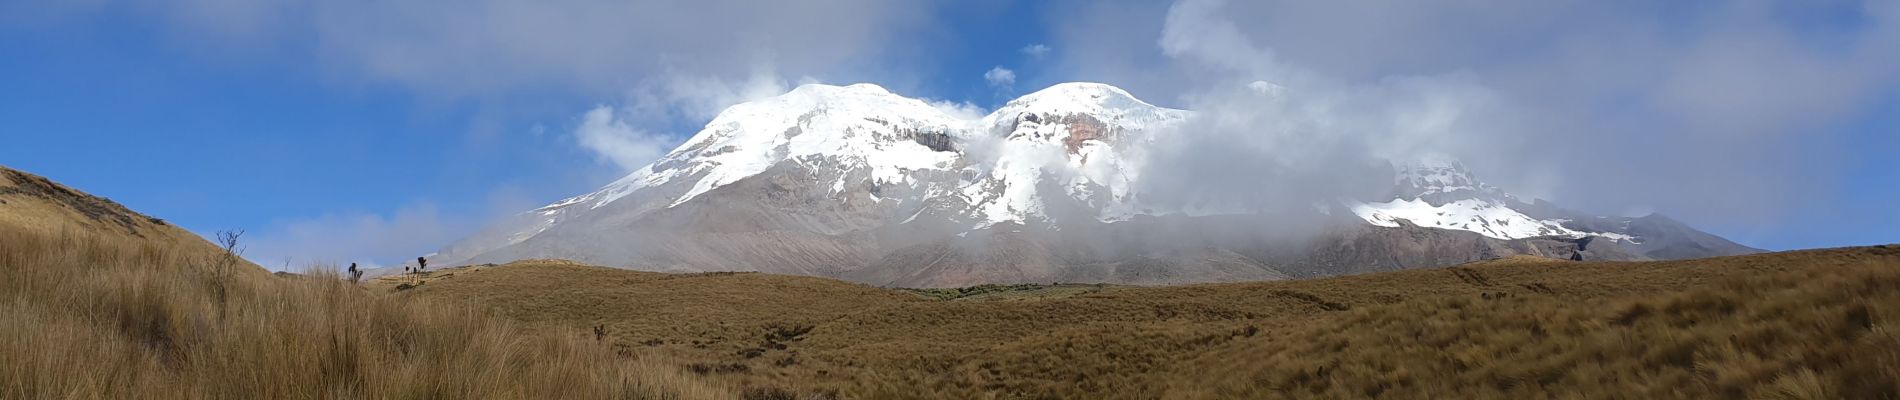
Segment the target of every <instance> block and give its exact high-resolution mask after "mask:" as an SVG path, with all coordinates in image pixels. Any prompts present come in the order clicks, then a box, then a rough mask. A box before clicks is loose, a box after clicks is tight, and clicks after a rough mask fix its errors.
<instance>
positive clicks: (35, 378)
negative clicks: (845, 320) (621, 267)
mask: <svg viewBox="0 0 1900 400" xmlns="http://www.w3.org/2000/svg"><path fill="white" fill-rule="evenodd" d="M16 201H17V200H16ZM204 248H208V246H198V247H194V248H191V249H180V248H178V246H173V245H169V244H166V243H164V242H158V241H141V240H129V239H128V238H126V237H122V236H105V235H100V234H97V233H93V232H87V231H64V232H54V233H48V232H47V231H46V230H44V229H11V228H9V227H8V226H7V225H4V224H0V398H7V399H52V398H100V399H104V398H112V399H124V398H139V399H163V398H179V399H197V398H231V399H266V398H268V399H293V398H400V399H420V398H483V399H487V398H537V399H541V398H560V399H570V398H571V399H607V398H615V399H623V398H625V399H649V398H651V399H665V398H683V399H697V398H729V397H732V394H731V393H729V392H726V391H724V390H723V389H721V388H718V387H714V386H711V385H708V384H706V383H704V382H703V379H700V378H698V377H694V376H691V375H689V374H688V373H687V372H684V371H682V370H680V369H679V368H677V367H675V366H672V365H668V364H666V363H662V362H659V361H657V360H654V359H653V358H651V357H642V358H635V357H626V356H619V355H616V354H615V353H614V352H613V351H612V349H611V348H610V347H609V346H607V345H605V344H600V343H596V342H595V341H594V339H593V338H592V337H591V336H589V335H587V334H585V333H582V332H579V331H574V330H563V329H539V328H537V329H533V330H529V329H524V328H522V327H520V326H519V325H517V324H516V323H512V322H508V321H503V320H499V319H495V318H490V317H489V316H488V315H487V314H486V312H485V311H484V310H480V309H477V308H472V307H467V306H462V305H457V304H445V303H441V302H437V301H432V300H429V299H420V298H402V297H396V296H390V295H386V294H382V293H377V292H372V291H370V290H367V289H364V288H362V287H360V286H356V285H352V284H349V283H347V282H344V281H341V280H339V279H337V277H336V276H334V275H333V274H329V273H323V272H318V273H314V274H310V275H304V276H290V277H279V276H272V275H270V274H267V273H263V271H262V270H258V269H256V268H255V267H254V266H250V265H249V264H242V265H233V264H232V263H234V260H232V259H230V258H226V257H225V256H224V255H222V254H218V253H214V252H206V251H202V250H203V249H204Z"/></svg>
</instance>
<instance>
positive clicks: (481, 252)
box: [438, 82, 1757, 286]
mask: <svg viewBox="0 0 1900 400" xmlns="http://www.w3.org/2000/svg"><path fill="white" fill-rule="evenodd" d="M1194 115H1195V114H1194V113H1193V112H1192V111H1186V110H1176V109H1168V108H1163V107H1157V106H1154V105H1152V104H1150V103H1147V102H1145V101H1141V100H1140V99H1138V98H1136V97H1134V96H1133V95H1131V94H1129V93H1127V92H1126V91H1124V90H1121V89H1119V88H1116V87H1114V86H1110V85H1106V84H1100V83H1086V82H1078V83H1064V84H1057V85H1053V86H1051V87H1049V88H1046V89H1043V90H1039V91H1036V92H1033V93H1030V94H1027V95H1024V96H1022V97H1019V98H1017V99H1015V100H1011V101H1009V102H1007V103H1005V104H1004V105H1003V106H1001V107H998V108H997V109H996V110H994V111H992V112H990V113H988V114H987V115H984V116H982V117H980V118H976V119H970V118H968V117H959V116H955V115H952V114H951V113H949V112H946V111H945V110H943V109H941V108H938V107H936V106H933V105H932V104H930V103H929V102H926V101H923V100H919V99H911V98H906V97H903V96H900V95H897V94H895V93H891V92H890V91H888V90H885V89H883V88H882V87H880V86H876V85H870V84H857V85H849V86H832V85H822V84H808V85H801V86H799V87H797V88H795V89H793V90H791V91H790V92H788V93H786V94H784V95H781V96H778V97H773V98H768V99H763V100H758V101H753V102H748V103H742V104H738V105H734V106H732V107H730V108H728V109H727V110H726V111H725V112H722V113H720V115H719V116H717V117H715V118H713V120H712V121H710V122H709V123H707V125H706V127H705V128H704V129H702V130H701V131H700V132H699V133H697V134H695V135H694V136H693V137H692V138H690V139H688V140H687V141H685V142H684V143H682V144H681V145H680V146H679V147H678V148H676V149H674V150H673V151H671V152H669V153H667V154H666V155H665V156H663V157H661V158H660V159H658V160H656V161H654V162H653V163H652V164H650V165H648V166H646V167H643V168H640V169H638V170H635V171H633V172H632V173H630V174H628V175H627V176H626V177H624V178H622V179H620V180H617V181H615V182H614V183H611V184H609V185H607V186H604V187H603V188H601V189H600V190H597V191H594V192H591V193H587V194H583V195H580V196H575V197H572V198H568V199H565V200H562V201H559V202H555V203H552V204H550V205H548V206H544V207H541V208H538V209H535V210H532V211H529V212H527V213H523V214H519V215H516V216H513V217H510V218H508V219H507V220H504V221H502V222H501V223H498V224H496V225H494V226H491V227H490V228H488V229H486V230H484V231H483V232H481V233H478V234H476V235H473V236H471V237H469V238H467V239H464V240H462V241H458V242H456V243H454V244H451V245H449V246H446V247H444V249H443V251H441V252H440V253H439V255H438V258H439V260H438V261H439V262H445V263H447V264H461V263H472V262H506V261H512V260H513V259H522V258H572V259H577V260H582V261H585V262H590V263H596V264H602V265H611V266H619V267H628V268H634V269H642V270H653V271H722V270H756V271H766V272H775V273H786V274H794V275H815V276H825V277H833V278H840V279H846V280H854V281H859V282H864V283H871V284H879V285H911V286H941V285H958V284H981V283H1016V282H1036V281H1047V280H1052V279H1072V280H1075V281H1078V282H1107V283H1150V284H1173V283H1192V282H1203V281H1230V280H1259V279H1284V278H1287V277H1302V276H1327V275H1333V274H1338V273H1347V272H1348V271H1347V270H1354V268H1357V267H1346V266H1338V265H1335V266H1333V267H1328V268H1330V269H1328V268H1315V267H1314V266H1315V265H1334V264H1337V263H1341V262H1348V260H1352V261H1350V262H1370V263H1372V264H1373V265H1374V266H1376V267H1378V268H1383V269H1398V268H1411V267H1417V266H1430V265H1442V264H1443V263H1455V262H1465V261H1472V260H1476V259H1482V257H1495V256H1503V255H1512V254H1534V255H1546V256H1553V257H1559V258H1578V257H1584V258H1597V259H1619V260H1620V259H1652V258H1658V257H1668V258H1684V257H1697V256H1708V255H1725V254H1743V253H1748V252H1754V251H1757V250H1754V249H1751V248H1747V247H1746V246H1741V245H1737V244H1734V243H1732V242H1728V241H1726V240H1723V239H1720V238H1719V237H1715V236H1713V235H1708V234H1706V233H1702V232H1700V231H1694V230H1693V229H1692V228H1687V227H1686V226H1680V224H1679V223H1676V224H1673V225H1672V224H1670V223H1669V222H1673V221H1668V220H1666V219H1649V220H1645V219H1634V218H1621V219H1615V218H1611V219H1604V218H1600V217H1591V216H1586V215H1584V214H1582V213H1576V212H1572V211H1568V210H1564V209H1562V208H1559V207H1556V206H1554V205H1548V204H1547V203H1544V202H1541V201H1532V202H1526V201H1522V200H1519V199H1517V198H1516V197H1514V196H1511V195H1510V194H1508V193H1506V192H1504V191H1502V190H1501V189H1498V188H1495V187H1491V186H1489V185H1486V184H1484V183H1482V182H1481V181H1479V180H1477V179H1476V178H1475V177H1474V176H1472V175H1471V174H1470V173H1469V171H1466V170H1465V169H1464V167H1463V166H1462V164H1460V163H1458V162H1457V161H1456V160H1455V159H1450V158H1446V157H1438V156H1429V155H1422V156H1420V158H1419V159H1418V160H1395V161H1393V162H1391V166H1392V171H1391V172H1392V173H1393V177H1394V178H1393V182H1394V183H1393V187H1394V189H1393V191H1392V193H1393V194H1392V195H1391V197H1386V198H1382V199H1341V200H1339V201H1337V202H1336V203H1335V204H1315V207H1314V208H1315V210H1317V213H1311V212H1285V211H1248V212H1239V213H1235V212H1210V211H1206V210H1195V209H1191V208H1181V207H1179V206H1175V207H1164V206H1159V205H1157V204H1153V203H1150V202H1145V201H1144V200H1143V193H1142V192H1141V189H1140V188H1139V183H1141V182H1142V180H1141V171H1142V170H1143V163H1144V162H1147V160H1146V156H1147V154H1146V153H1145V149H1146V148H1147V147H1149V146H1150V145H1152V144H1153V143H1155V141H1157V140H1164V139H1166V138H1169V137H1170V136H1171V135H1187V134H1192V133H1193V132H1189V131H1183V128H1182V127H1181V125H1183V124H1184V122H1186V121H1188V120H1189V119H1191V118H1193V117H1194ZM1539 204H1543V205H1542V206H1539ZM1335 209H1340V210H1350V211H1351V212H1346V213H1335V212H1333V211H1332V210H1335ZM1532 214H1535V215H1532ZM1248 215H1251V217H1249V216H1248ZM1210 216H1212V217H1214V218H1208V217H1210ZM1138 218H1139V219H1143V220H1151V221H1153V220H1172V221H1170V222H1161V223H1158V226H1176V229H1181V230H1183V231H1184V232H1183V234H1182V235H1181V236H1183V237H1191V238H1193V239H1191V240H1176V239H1177V238H1144V236H1146V235H1148V233H1144V232H1141V231H1140V230H1138V229H1137V230H1135V231H1132V232H1124V231H1126V230H1128V228H1129V227H1132V226H1141V225H1144V224H1143V223H1133V224H1128V223H1129V222H1131V221H1134V220H1136V219H1138ZM1221 218H1228V219H1245V220H1248V221H1254V222H1257V223H1259V224H1260V226H1263V227H1272V226H1303V227H1311V228H1312V229H1310V230H1309V231H1306V232H1264V233H1263V232H1247V230H1248V229H1246V228H1245V227H1233V226H1224V225H1223V224H1222V223H1220V222H1218V221H1216V220H1218V219H1221ZM1116 224H1122V225H1121V226H1116ZM1179 224H1188V225H1195V224H1201V225H1205V226H1199V227H1197V228H1188V227H1185V226H1177V225H1179ZM1632 224H1635V225H1632ZM1261 229H1265V230H1269V231H1272V230H1280V229H1285V228H1261ZM1386 229H1390V230H1398V231H1404V232H1411V233H1407V234H1404V235H1390V234H1385V233H1381V232H1377V231H1379V230H1386ZM1632 229H1635V230H1642V231H1644V232H1649V233H1650V234H1652V235H1655V234H1660V235H1662V236H1664V237H1666V238H1674V239H1679V240H1677V241H1679V242H1681V243H1674V242H1672V243H1658V244H1651V243H1646V242H1642V241H1641V240H1642V239H1641V238H1639V237H1638V236H1636V235H1633V234H1632V233H1631V232H1632ZM1684 229H1687V230H1684ZM1361 230H1371V231H1372V232H1356V231H1361ZM1428 230H1443V231H1450V232H1463V233H1472V234H1476V235H1477V236H1478V237H1476V238H1472V237H1464V236H1463V235H1462V234H1460V233H1450V232H1427V231H1428ZM1196 231H1201V232H1212V231H1219V232H1226V233H1228V234H1232V235H1234V237H1240V238H1248V239H1246V240H1232V239H1231V238H1228V237H1216V236H1213V235H1205V234H1200V233H1199V232H1196ZM1319 238H1325V239H1324V240H1322V239H1319ZM1434 238H1436V239H1434ZM1328 240H1330V241H1331V242H1325V241H1328ZM1353 240H1379V241H1387V242H1393V243H1383V244H1377V245H1371V244H1358V245H1361V246H1370V247H1376V248H1387V249H1400V250H1398V251H1397V252H1396V253H1391V254H1389V255H1390V256H1391V257H1389V258H1388V259H1385V260H1376V261H1368V260H1363V258H1364V257H1359V256H1355V255H1351V254H1346V253H1344V252H1338V251H1329V250H1325V249H1328V248H1335V247H1338V246H1344V245H1349V244H1350V243H1348V242H1351V241H1353ZM1434 241H1448V242H1444V243H1440V245H1446V244H1455V247H1456V248H1458V249H1460V250H1458V251H1456V252H1449V253H1448V252H1445V250H1444V249H1442V248H1434V247H1431V246H1424V247H1421V246H1420V244H1421V243H1436V242H1434ZM1322 242H1325V243H1322ZM1401 242H1404V243H1401ZM1605 243H1607V245H1605ZM1619 243H1621V244H1626V245H1628V246H1619V245H1617V244H1619ZM1593 244H1594V245H1593ZM1586 247H1590V248H1586ZM1624 247H1631V248H1634V251H1632V250H1631V249H1625V248H1624ZM1127 248H1136V249H1145V250H1142V251H1137V252H1132V253H1131V252H1129V251H1125V250H1124V249H1127ZM1563 248H1568V249H1569V250H1562V249H1563ZM1321 253H1330V254H1332V255H1331V256H1327V257H1320V258H1324V259H1316V258H1315V257H1314V256H1313V255H1314V254H1321ZM1372 253H1380V252H1378V251H1372ZM1441 253H1442V254H1441ZM1459 255H1463V256H1459ZM946 263H947V264H946ZM1375 270H1380V269H1375ZM929 271H938V272H929ZM1289 271H1297V272H1289Z"/></svg>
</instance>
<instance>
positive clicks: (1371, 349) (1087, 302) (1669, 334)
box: [374, 246, 1900, 398]
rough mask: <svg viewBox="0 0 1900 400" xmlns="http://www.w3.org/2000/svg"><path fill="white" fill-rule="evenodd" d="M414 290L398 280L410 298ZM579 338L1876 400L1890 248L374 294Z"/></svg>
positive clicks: (539, 278)
mask: <svg viewBox="0 0 1900 400" xmlns="http://www.w3.org/2000/svg"><path fill="white" fill-rule="evenodd" d="M416 282H421V284H420V285H416ZM400 284H408V285H411V286H412V287H410V288H408V289H402V290H399V291H398V292H400V293H403V295H405V296H411V297H415V298H421V299H429V300H437V301H462V302H467V303H468V304H471V305H475V306H480V307H487V308H490V309H493V310H495V311H497V312H498V313H500V314H502V315H506V316H509V317H512V318H515V319H518V320H521V321H525V322H528V323H529V324H528V325H530V326H537V327H550V328H552V327H563V328H562V329H573V328H587V329H591V328H593V327H600V329H601V332H602V335H603V340H604V341H607V342H611V343H612V345H613V346H615V347H616V348H618V349H620V350H621V351H623V352H625V353H626V354H631V355H636V356H645V355H658V356H662V357H663V358H667V359H674V360H680V362H682V363H685V365H686V368H687V369H688V370H689V371H692V372H694V373H697V374H699V375H703V376H706V377H709V378H714V379H720V380H724V381H726V382H729V383H731V384H735V385H740V386H743V387H746V388H748V390H749V391H750V392H751V393H780V394H785V395H814V394H815V395H829V396H837V397H842V398H1275V397H1293V398H1351V397H1393V398H1527V397H1550V396H1560V397H1569V396H1580V397H1595V398H1601V397H1635V398H1709V397H1758V398H1893V397H1896V396H1900V336H1896V333H1897V332H1900V331H1897V330H1900V292H1896V291H1894V290H1892V288H1895V287H1900V246H1880V247H1859V248H1842V249H1827V250H1809V251H1794V252H1784V253H1772V254H1761V255H1750V256H1736V257H1722V258H1710V259H1700V260H1686V261H1668V262H1571V261H1558V260H1549V259H1538V258H1529V257H1516V258H1508V259H1500V260H1494V261H1488V262H1480V263H1474V264H1467V265H1463V266H1458V267H1451V268H1440V269H1426V270H1411V271H1401V272H1390V273H1378V274H1367V275H1360V276H1350V277H1343V278H1332V279H1320V280H1303V281H1281V282H1264V283H1240V284H1210V285H1198V286H1181V287H1115V286H1095V285H1062V286H1056V287H1046V286H1037V285H1022V286H1013V287H1011V286H996V287H981V288H971V289H962V290H958V289H938V290H927V291H911V290H891V289H880V288H873V287H867V286H860V285H856V284H850V283H845V282H840V281H834V280H828V279H821V278H809V277H792V276H777V275H766V274H757V273H710V274H685V275H682V274H660V273H647V272H635V271H627V270H619V269H610V268H601V267H592V266H585V265H578V264H574V263H568V262H559V261H524V262H517V263H512V264H503V265H493V266H481V267H473V268H462V269H452V270H444V271H437V272H433V273H430V274H429V275H428V276H427V277H414V276H411V277H401V276H398V277H389V278H384V279H383V280H381V281H379V282H376V283H375V284H374V286H375V287H376V288H377V289H378V291H389V290H396V289H394V286H395V285H400Z"/></svg>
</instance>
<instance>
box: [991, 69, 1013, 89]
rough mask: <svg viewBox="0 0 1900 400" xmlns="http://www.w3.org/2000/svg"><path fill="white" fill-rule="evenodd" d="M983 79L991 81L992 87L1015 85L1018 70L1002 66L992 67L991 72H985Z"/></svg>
mask: <svg viewBox="0 0 1900 400" xmlns="http://www.w3.org/2000/svg"><path fill="white" fill-rule="evenodd" d="M983 81H984V82H989V83H990V86H991V87H997V88H1008V87H1010V86H1015V85H1016V71H1011V70H1009V68H1003V67H1002V66H997V67H995V68H990V70H989V72H984V73H983Z"/></svg>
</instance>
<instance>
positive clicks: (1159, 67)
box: [1046, 0, 1900, 222]
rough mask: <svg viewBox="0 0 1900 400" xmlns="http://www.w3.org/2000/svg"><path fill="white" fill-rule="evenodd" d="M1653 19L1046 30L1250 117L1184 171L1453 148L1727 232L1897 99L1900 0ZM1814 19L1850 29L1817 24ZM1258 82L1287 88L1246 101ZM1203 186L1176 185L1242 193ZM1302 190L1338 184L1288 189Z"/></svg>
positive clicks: (1069, 21) (1074, 60)
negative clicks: (1882, 100) (1861, 118)
mask: <svg viewBox="0 0 1900 400" xmlns="http://www.w3.org/2000/svg"><path fill="white" fill-rule="evenodd" d="M1655 7H1658V5H1655V4H1651V3H1619V2H1594V1H1557V2H1539V3H1512V4H1506V5H1500V4H1498V3H1496V2H1486V1H1446V2H1430V3H1406V4H1395V5H1393V6H1391V7H1359V6H1354V5H1351V4H1348V3H1324V2H1318V3H1316V2H1301V1H1259V2H1254V1H1249V2H1227V1H1217V0H1183V1H1179V2H1176V3H1174V4H1172V5H1155V4H1149V3H1141V2H1094V3H1088V4H1083V5H1079V6H1078V7H1077V8H1076V9H1075V10H1074V11H1073V12H1071V13H1067V14H1065V15H1064V17H1063V18H1061V19H1058V20H1054V21H1052V24H1053V25H1055V26H1057V28H1056V31H1055V32H1053V33H1052V37H1054V38H1056V39H1057V40H1055V41H1053V42H1052V43H1051V45H1053V46H1058V47H1061V48H1063V49H1064V51H1063V52H1062V53H1061V54H1060V55H1059V56H1060V57H1059V58H1057V59H1055V60H1053V61H1054V62H1055V64H1054V65H1052V66H1050V69H1051V70H1050V71H1048V72H1046V73H1049V74H1056V75H1063V76H1069V77H1072V78H1074V79H1084V80H1100V81H1107V82H1117V83H1121V84H1123V85H1124V86H1125V87H1128V88H1129V89H1130V90H1132V91H1134V92H1135V93H1137V94H1141V95H1143V96H1145V97H1153V98H1157V100H1158V101H1161V102H1163V103H1167V104H1174V105H1177V106H1182V107H1186V108H1193V109H1200V110H1204V111H1205V112H1206V113H1209V114H1210V115H1219V116H1220V117H1218V118H1210V119H1211V120H1214V121H1216V122H1220V121H1225V122H1234V124H1233V126H1229V127H1222V126H1200V127H1197V128H1198V130H1197V132H1196V134H1199V135H1201V137H1202V138H1203V139H1206V140H1202V141H1198V142H1199V143H1201V144H1202V145H1203V146H1197V147H1196V148H1195V149H1193V150H1191V151H1190V150H1187V149H1181V150H1180V152H1182V153H1190V152H1191V153H1194V154H1196V157H1195V160H1199V161H1209V160H1210V157H1211V156H1208V155H1209V154H1221V153H1236V154H1233V155H1234V157H1233V163H1220V162H1209V163H1203V164H1172V165H1169V168H1176V169H1181V168H1190V167H1188V166H1187V165H1205V166H1207V167H1210V168H1225V169H1234V168H1237V167H1235V166H1236V165H1239V166H1247V168H1259V169H1263V170H1268V171H1286V173H1292V174H1299V173H1300V172H1298V171H1309V172H1308V173H1311V174H1317V175H1325V174H1331V173H1334V171H1346V172H1340V173H1342V174H1347V175H1350V171H1353V170H1354V169H1353V168H1354V166H1355V165H1357V164H1358V163H1360V162H1361V161H1362V160H1365V159H1376V158H1381V157H1386V156H1393V155H1405V154H1417V153H1425V152H1442V153H1448V154H1452V155H1456V156H1459V157H1461V158H1463V159H1465V160H1466V162H1467V164H1469V165H1471V166H1473V167H1474V168H1477V169H1479V170H1480V171H1479V172H1481V173H1484V174H1486V175H1488V176H1487V178H1488V179H1489V180H1493V181H1495V182H1494V183H1499V184H1501V185H1502V186H1505V187H1507V188H1511V189H1513V190H1515V191H1519V192H1525V193H1526V194H1530V195H1533V196H1538V197H1543V198H1547V199H1552V200H1557V201H1560V202H1562V203H1565V204H1569V205H1573V206H1579V207H1582V208H1585V209H1594V210H1611V211H1612V212H1614V211H1616V210H1627V209H1632V208H1639V207H1645V208H1654V209H1657V210H1661V211H1662V212H1665V213H1670V214H1673V215H1677V216H1688V217H1691V219H1700V220H1704V221H1709V220H1720V221H1727V222H1735V221H1746V220H1753V221H1757V222H1763V220H1764V219H1771V218H1775V217H1776V214H1777V212H1778V210H1786V209H1791V208H1792V207H1787V206H1789V205H1791V204H1796V203H1801V202H1813V201H1821V199H1820V198H1818V197H1816V196H1811V195H1808V194H1811V193H1815V192H1817V191H1821V189H1823V187H1822V186H1820V185H1825V184H1826V183H1825V180H1823V179H1814V177H1827V176H1837V175H1839V174H1838V173H1834V172H1833V171H1832V170H1831V169H1830V168H1835V166H1836V165H1838V164H1837V161H1836V158H1837V157H1834V156H1835V155H1838V154H1842V153H1845V152H1846V149H1845V148H1842V147H1839V146H1841V143H1840V142H1839V141H1838V140H1831V139H1830V137H1833V136H1838V135H1840V134H1841V133H1840V132H1839V131H1837V130H1833V129H1829V124H1830V123H1831V122H1832V121H1839V120H1841V119H1843V118H1852V117H1853V116H1854V115H1856V114H1858V113H1861V112H1864V111H1865V110H1867V109H1868V107H1869V106H1870V104H1871V103H1872V102H1873V101H1876V100H1877V99H1878V98H1879V96H1883V95H1891V94H1893V93H1896V91H1897V90H1896V89H1900V88H1897V87H1896V86H1900V50H1895V49H1900V34H1897V33H1900V11H1897V10H1900V7H1896V6H1895V5H1893V4H1891V3H1882V2H1865V3H1854V2H1843V3H1829V4H1825V5H1813V6H1812V7H1807V6H1802V7H1796V6H1786V5H1777V4H1773V3H1758V2H1738V3H1709V4H1693V5H1670V6H1664V7H1666V8H1669V9H1670V12H1668V13H1657V12H1656V11H1655ZM1663 14H1667V15H1668V17H1663V16H1661V15H1663ZM1155 15H1165V16H1166V17H1165V18H1162V19H1160V20H1157V19H1156V18H1154V16H1155ZM1815 18H1833V19H1839V20H1840V21H1839V22H1842V23H1849V25H1851V26H1853V28H1852V29H1814V28H1813V22H1814V19H1815ZM1131 43H1136V44H1142V43H1145V44H1151V45H1146V46H1144V45H1130V44H1131ZM1254 81H1266V82H1271V83H1274V84H1276V85H1277V86H1279V87H1281V88H1282V89H1283V90H1281V92H1282V93H1284V95H1283V96H1258V95H1255V94H1252V93H1249V91H1247V90H1243V89H1242V88H1244V87H1246V86H1247V85H1248V84H1250V83H1252V82H1254ZM1225 122H1220V123H1225ZM1208 123H1215V122H1208ZM1226 128H1232V129H1226ZM1229 131H1231V132H1232V134H1231V135H1223V134H1220V132H1229ZM1195 142H1196V141H1183V142H1178V143H1173V144H1171V145H1181V146H1188V145H1190V144H1191V143H1195ZM1247 149H1251V150H1250V151H1243V150H1247ZM1289 149H1299V150H1297V151H1292V150H1289ZM1310 155H1319V156H1318V157H1308V156H1310ZM1307 162H1312V164H1303V163H1307ZM1248 163H1255V164H1258V163H1271V164H1270V165H1259V166H1255V165H1253V164H1248ZM1158 165H1168V164H1158ZM1195 170H1196V171H1215V170H1201V169H1195ZM1181 175H1182V176H1183V177H1184V178H1191V177H1195V176H1200V177H1220V176H1222V175H1220V174H1190V173H1183V174H1181ZM1230 178H1234V179H1242V178H1245V177H1230ZM1282 180H1283V181H1293V182H1297V181H1313V182H1319V183H1327V185H1330V184H1331V183H1330V182H1336V181H1337V180H1328V179H1298V178H1297V177H1296V178H1293V179H1290V180H1288V179H1282ZM1188 182H1189V183H1179V182H1177V183H1178V184H1187V185H1190V186H1194V187H1220V186H1219V185H1232V184H1235V182H1232V181H1227V182H1220V181H1214V182H1201V183H1192V182H1198V181H1188ZM1299 189H1311V190H1321V192H1320V193H1328V192H1326V190H1332V189H1328V188H1326V187H1325V185H1320V186H1319V187H1313V188H1306V187H1303V186H1298V185H1295V186H1290V187H1288V186H1281V187H1278V188H1277V189H1275V190H1277V191H1288V190H1299ZM1333 189H1338V188H1333ZM1348 192H1349V190H1348ZM1328 194H1330V193H1328ZM1242 195H1248V194H1246V193H1242ZM1252 195H1267V194H1263V193H1253V194H1252Z"/></svg>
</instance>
